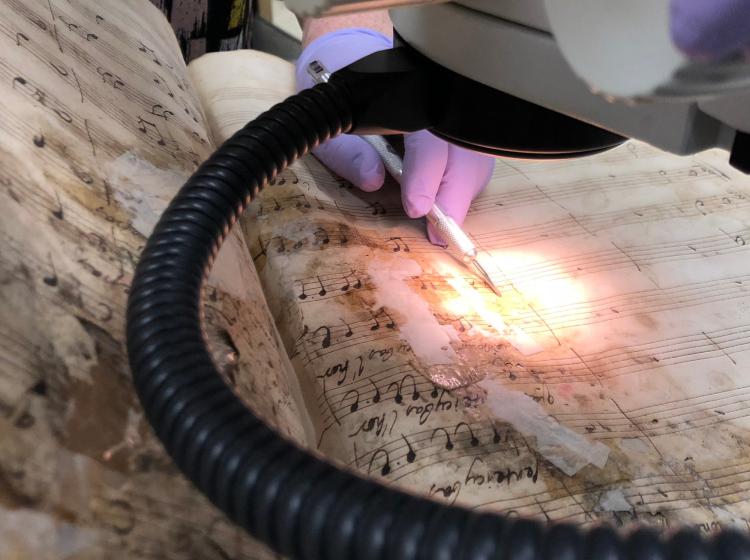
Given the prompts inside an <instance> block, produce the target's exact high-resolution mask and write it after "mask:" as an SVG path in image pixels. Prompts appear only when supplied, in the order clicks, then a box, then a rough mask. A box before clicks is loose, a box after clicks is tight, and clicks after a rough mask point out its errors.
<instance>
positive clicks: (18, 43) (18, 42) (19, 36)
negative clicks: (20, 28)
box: [16, 32, 29, 47]
mask: <svg viewBox="0 0 750 560" xmlns="http://www.w3.org/2000/svg"><path fill="white" fill-rule="evenodd" d="M21 39H23V40H24V41H26V42H28V41H29V37H28V36H27V35H26V34H25V33H20V32H19V33H16V46H18V47H20V46H21Z"/></svg>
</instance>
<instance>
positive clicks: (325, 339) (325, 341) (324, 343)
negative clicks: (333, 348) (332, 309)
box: [310, 325, 331, 348]
mask: <svg viewBox="0 0 750 560" xmlns="http://www.w3.org/2000/svg"><path fill="white" fill-rule="evenodd" d="M320 331H324V332H325V336H323V341H322V342H321V343H320V346H321V347H322V348H328V347H329V346H330V345H331V329H330V328H328V327H326V326H325V325H323V326H322V327H318V328H317V329H315V330H314V331H313V334H312V337H310V338H311V339H312V338H314V337H315V336H316V335H317V334H318V333H319V332H320Z"/></svg>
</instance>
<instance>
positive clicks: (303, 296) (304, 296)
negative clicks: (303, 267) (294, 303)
mask: <svg viewBox="0 0 750 560" xmlns="http://www.w3.org/2000/svg"><path fill="white" fill-rule="evenodd" d="M300 285H301V286H302V293H301V294H300V295H298V296H297V297H298V298H299V299H307V294H306V293H305V292H306V290H307V288H305V281H304V280H300Z"/></svg>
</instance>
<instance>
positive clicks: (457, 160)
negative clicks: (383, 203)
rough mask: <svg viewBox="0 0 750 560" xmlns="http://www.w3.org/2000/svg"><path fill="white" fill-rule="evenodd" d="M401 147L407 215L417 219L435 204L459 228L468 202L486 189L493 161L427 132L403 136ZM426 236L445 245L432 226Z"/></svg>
mask: <svg viewBox="0 0 750 560" xmlns="http://www.w3.org/2000/svg"><path fill="white" fill-rule="evenodd" d="M404 147H405V155H404V175H403V178H402V181H401V199H402V201H403V204H404V209H405V210H406V213H407V215H408V216H409V217H411V218H419V217H421V216H424V215H425V214H427V212H429V210H430V208H431V207H432V205H433V204H437V205H438V206H439V207H440V208H441V209H442V210H443V212H445V213H446V214H448V215H449V216H450V217H451V218H453V219H454V220H455V221H456V223H458V224H462V223H463V221H464V219H465V218H466V214H467V212H468V211H469V206H470V205H471V202H472V201H473V200H474V198H476V196H477V195H478V194H479V193H480V192H481V191H482V189H484V187H485V186H487V183H488V182H489V180H490V177H491V176H492V170H493V169H494V167H495V159H494V158H492V157H489V156H485V155H482V154H479V153H477V152H472V151H470V150H467V149H464V148H460V147H458V146H454V145H453V144H448V143H447V142H445V141H443V140H440V139H439V138H437V137H436V136H434V135H432V134H430V133H429V132H427V131H426V130H423V131H420V132H415V133H414V134H409V135H408V136H406V137H405V138H404ZM427 232H428V235H429V237H430V241H432V242H433V243H435V244H436V245H444V243H443V241H442V239H440V235H439V234H437V232H436V231H435V230H434V229H433V228H432V226H428V228H427Z"/></svg>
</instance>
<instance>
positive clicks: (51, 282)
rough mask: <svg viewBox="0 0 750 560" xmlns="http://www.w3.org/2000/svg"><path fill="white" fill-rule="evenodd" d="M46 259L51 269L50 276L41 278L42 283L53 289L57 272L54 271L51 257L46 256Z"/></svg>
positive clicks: (56, 280) (55, 284) (56, 281)
mask: <svg viewBox="0 0 750 560" xmlns="http://www.w3.org/2000/svg"><path fill="white" fill-rule="evenodd" d="M47 257H48V258H49V264H50V266H51V267H52V274H50V275H49V276H44V277H42V282H44V283H45V284H47V285H48V286H50V287H52V288H54V287H55V286H57V284H58V279H57V270H56V269H55V262H54V261H53V260H52V255H51V254H50V255H47Z"/></svg>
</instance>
